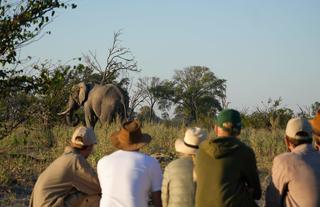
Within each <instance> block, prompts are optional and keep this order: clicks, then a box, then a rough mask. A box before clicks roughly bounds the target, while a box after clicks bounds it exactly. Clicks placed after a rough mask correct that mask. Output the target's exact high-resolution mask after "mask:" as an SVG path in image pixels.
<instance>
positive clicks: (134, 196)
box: [97, 120, 162, 207]
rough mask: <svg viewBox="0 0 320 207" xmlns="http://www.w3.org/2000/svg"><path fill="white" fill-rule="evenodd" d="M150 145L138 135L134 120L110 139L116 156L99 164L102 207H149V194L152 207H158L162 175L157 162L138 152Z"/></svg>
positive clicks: (138, 129) (137, 125)
mask: <svg viewBox="0 0 320 207" xmlns="http://www.w3.org/2000/svg"><path fill="white" fill-rule="evenodd" d="M150 141H151V136H150V135H148V134H143V133H142V132H141V128H140V123H139V122H138V121H137V120H133V121H129V122H126V123H124V124H123V125H122V127H121V129H120V131H117V132H114V133H113V134H112V135H111V142H112V144H113V145H114V146H115V147H116V148H118V149H119V150H117V151H116V152H114V153H112V154H110V155H108V156H104V157H103V158H101V159H100V160H99V162H98V166H97V171H98V177H99V181H100V185H101V189H102V197H101V200H100V206H101V207H109V206H112V207H148V200H149V194H150V193H151V198H152V202H153V205H154V207H161V206H162V204H161V184H162V171H161V168H160V165H159V162H158V161H157V160H156V159H155V158H153V157H151V156H148V155H146V154H144V153H142V152H139V149H140V148H141V147H143V146H145V145H146V144H148V143H149V142H150Z"/></svg>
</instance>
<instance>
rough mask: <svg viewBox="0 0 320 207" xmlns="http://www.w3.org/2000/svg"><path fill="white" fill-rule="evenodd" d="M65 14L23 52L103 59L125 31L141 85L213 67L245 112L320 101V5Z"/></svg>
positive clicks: (139, 0) (284, 1)
mask: <svg viewBox="0 0 320 207" xmlns="http://www.w3.org/2000/svg"><path fill="white" fill-rule="evenodd" d="M76 3H77V5H78V7H77V9H75V10H64V11H60V12H58V17H57V18H56V19H55V20H54V21H53V22H52V23H51V24H50V25H49V26H48V27H47V28H46V29H49V30H51V31H52V34H51V35H49V36H45V37H44V38H42V39H41V40H40V41H38V42H35V43H33V44H31V45H29V46H27V47H25V48H23V49H22V55H31V56H33V57H41V58H43V59H45V58H47V59H52V60H53V61H57V60H62V61H63V62H64V61H67V60H70V59H71V58H73V57H79V56H82V54H88V52H89V50H91V51H95V52H96V54H97V56H98V58H99V59H100V60H101V64H102V65H103V60H104V59H103V58H104V57H106V51H107V49H108V48H109V47H110V46H111V43H112V38H113V33H114V32H115V31H118V30H119V29H122V31H123V35H122V36H121V39H122V45H123V46H125V47H128V48H130V50H131V51H132V53H133V54H134V56H135V57H136V60H137V61H138V66H139V68H140V69H141V70H142V72H141V73H140V74H139V75H135V76H140V77H145V76H158V77H160V78H161V79H165V78H167V79H171V78H172V76H173V74H174V70H177V69H178V70H180V69H183V68H184V67H187V66H191V65H203V66H208V67H209V68H211V70H212V71H213V72H214V73H215V74H216V75H217V76H218V77H219V78H224V79H226V80H227V98H228V101H230V102H231V107H235V108H237V109H243V108H247V107H249V108H251V109H253V108H254V107H255V106H258V105H259V106H261V101H266V100H267V99H268V98H269V97H271V98H273V99H276V98H278V97H280V96H281V97H282V98H283V105H284V106H287V107H290V108H293V109H295V110H297V106H298V105H299V106H301V107H305V106H309V105H311V104H312V103H314V102H315V101H320V100H319V99H320V98H319V84H318V78H319V77H320V70H319V69H320V1H316V0H314V1H313V0H308V1H302V0H280V1H279V0H268V1H260V0H229V1H222V0H221V1H215V0H210V1H209V0H208V1H204V0H199V1H191V0H162V1H152V0H79V1H77V2H76Z"/></svg>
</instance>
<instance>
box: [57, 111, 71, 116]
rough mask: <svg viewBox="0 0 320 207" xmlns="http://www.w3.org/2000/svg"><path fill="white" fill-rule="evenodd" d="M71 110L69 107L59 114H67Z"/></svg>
mask: <svg viewBox="0 0 320 207" xmlns="http://www.w3.org/2000/svg"><path fill="white" fill-rule="evenodd" d="M69 111H70V109H67V110H65V111H64V112H60V113H58V115H59V116H61V115H65V114H67V113H68V112H69Z"/></svg>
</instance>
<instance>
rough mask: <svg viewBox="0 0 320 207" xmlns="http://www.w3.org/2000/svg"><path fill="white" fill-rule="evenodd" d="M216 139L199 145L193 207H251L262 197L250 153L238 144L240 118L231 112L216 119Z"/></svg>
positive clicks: (250, 151)
mask: <svg viewBox="0 0 320 207" xmlns="http://www.w3.org/2000/svg"><path fill="white" fill-rule="evenodd" d="M214 132H215V134H216V135H217V137H216V138H209V139H207V140H205V141H203V142H202V143H201V144H200V147H199V150H198V153H197V155H196V162H195V172H196V176H197V189H196V205H195V206H196V207H251V206H257V204H256V202H255V200H259V199H260V197H261V187H260V182H259V177H258V170H257V165H256V158H255V154H254V152H253V150H252V149H251V148H250V147H249V146H247V145H246V144H244V143H243V142H241V141H240V139H239V135H240V132H241V117H240V113H239V112H238V111H236V110H233V109H225V110H222V111H221V112H220V113H219V115H218V116H217V117H216V119H215V124H214Z"/></svg>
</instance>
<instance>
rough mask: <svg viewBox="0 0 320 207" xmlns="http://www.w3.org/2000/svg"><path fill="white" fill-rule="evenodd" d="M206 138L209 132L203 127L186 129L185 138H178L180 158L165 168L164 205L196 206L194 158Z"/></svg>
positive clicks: (177, 144) (167, 206)
mask: <svg viewBox="0 0 320 207" xmlns="http://www.w3.org/2000/svg"><path fill="white" fill-rule="evenodd" d="M205 138H207V133H206V132H205V131H204V130H203V129H201V128H199V127H193V128H190V129H187V130H186V132H185V136H184V139H183V140H182V139H177V140H176V142H175V149H176V152H177V153H178V156H179V159H176V160H174V161H172V162H171V163H169V164H168V166H167V167H166V168H165V171H164V174H163V181H162V189H161V192H162V194H161V198H162V206H163V207H194V203H195V201H194V199H195V188H196V185H195V176H194V173H193V171H194V159H195V154H196V151H197V149H198V148H199V144H200V143H201V142H202V141H203V140H204V139H205Z"/></svg>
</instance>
